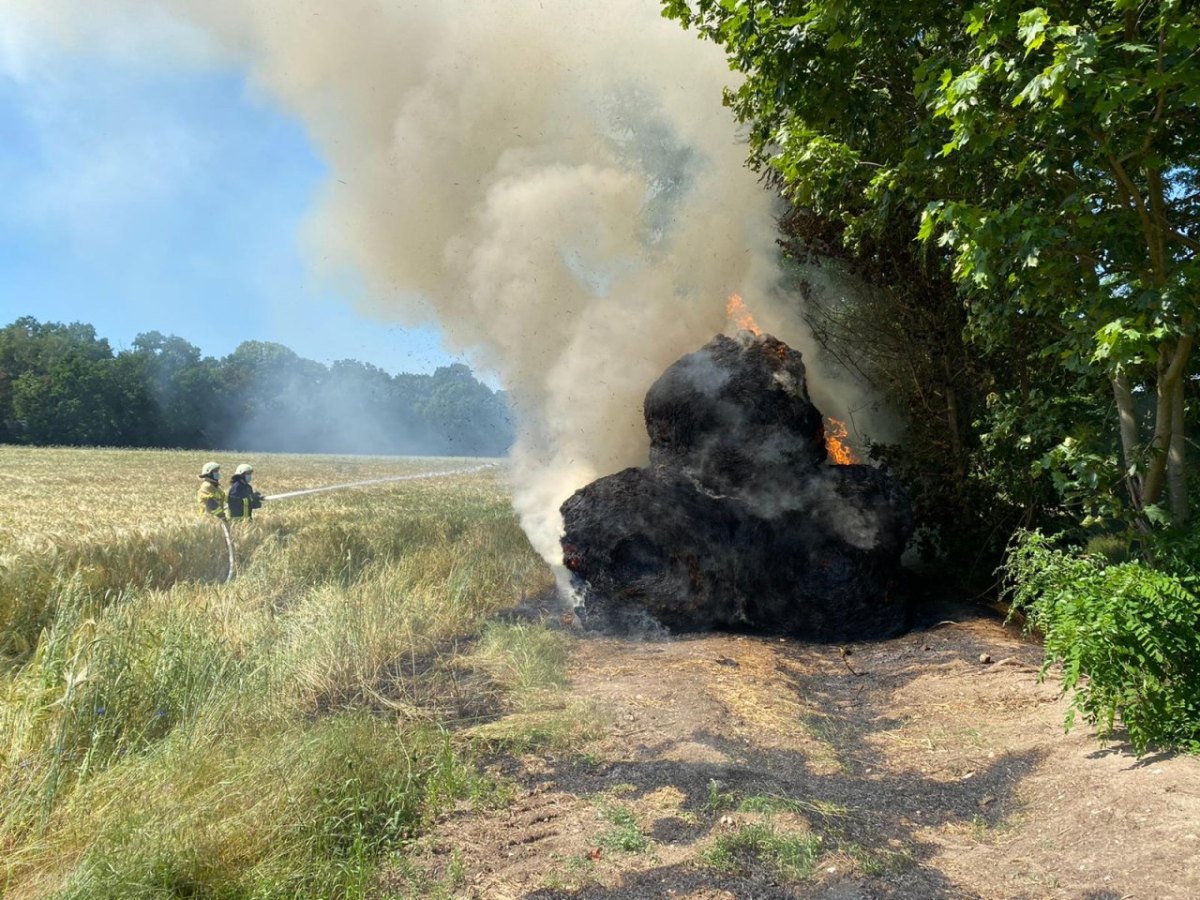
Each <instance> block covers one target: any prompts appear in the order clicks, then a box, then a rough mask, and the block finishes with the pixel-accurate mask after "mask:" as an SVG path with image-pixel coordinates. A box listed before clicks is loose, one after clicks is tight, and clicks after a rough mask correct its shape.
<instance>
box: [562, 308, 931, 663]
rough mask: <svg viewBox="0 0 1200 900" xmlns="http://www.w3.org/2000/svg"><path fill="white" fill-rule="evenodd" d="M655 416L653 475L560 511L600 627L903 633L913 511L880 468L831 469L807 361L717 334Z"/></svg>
mask: <svg viewBox="0 0 1200 900" xmlns="http://www.w3.org/2000/svg"><path fill="white" fill-rule="evenodd" d="M645 416H646V428H647V430H648V431H649V434H650V466H649V467H648V468H645V469H637V468H633V469H626V470H624V471H623V472H618V473H617V474H615V475H610V476H608V477H605V478H601V479H599V480H597V481H595V482H593V483H592V484H590V485H588V486H587V487H585V488H583V489H581V490H579V491H577V492H576V493H575V494H574V495H573V496H572V497H571V498H570V499H568V500H567V501H566V503H564V504H563V506H562V513H563V519H564V523H565V526H566V530H565V534H564V536H563V539H562V544H563V559H564V562H565V564H566V566H567V568H568V569H570V570H571V572H572V573H574V577H575V581H576V585H577V587H578V588H579V589H580V591H581V593H582V596H583V598H584V617H585V622H586V624H587V625H588V626H589V627H600V628H612V629H616V630H630V629H636V628H640V627H644V626H645V625H646V624H647V623H648V620H651V621H654V622H657V623H659V624H661V625H663V626H665V627H667V628H669V629H671V630H673V631H699V630H707V629H712V628H736V629H745V630H751V631H758V632H766V633H778V634H794V635H798V636H802V637H806V638H810V639H815V640H847V639H855V638H869V637H882V636H886V635H890V634H894V633H896V632H897V631H899V630H901V629H902V628H903V627H904V622H905V618H906V608H905V604H904V602H903V601H902V600H901V599H900V598H899V597H898V596H897V592H896V590H895V583H896V579H897V576H898V573H899V562H900V554H901V552H902V551H903V549H904V545H905V543H906V541H907V540H908V537H909V535H910V534H911V531H912V516H911V513H910V511H909V505H908V500H907V498H906V497H905V496H904V493H903V491H902V490H901V489H900V487H899V486H898V485H897V484H896V483H895V482H894V481H892V479H891V478H890V477H888V476H887V475H886V474H885V473H883V472H881V471H879V470H878V469H875V468H872V467H871V466H864V465H828V464H827V463H826V459H827V455H828V453H827V449H826V443H825V441H826V439H825V430H824V423H823V419H822V416H821V413H820V412H819V411H818V410H817V408H816V407H815V406H813V404H812V402H811V401H810V400H809V398H808V391H807V388H806V385H805V377H804V365H803V362H802V361H801V357H800V354H799V353H797V352H796V351H794V350H792V349H791V348H790V347H788V346H787V345H786V344H784V343H783V342H782V341H779V340H776V339H775V338H773V337H771V336H770V335H757V336H756V335H753V334H750V333H749V332H742V333H740V334H739V336H738V337H737V338H730V337H726V336H724V335H720V336H718V337H716V338H714V339H713V340H712V341H710V342H709V343H708V344H706V345H705V346H704V347H702V348H701V349H700V350H698V351H696V352H695V353H691V354H689V355H687V356H685V357H683V358H682V359H680V360H678V361H677V362H675V363H674V364H673V365H672V366H670V367H669V368H668V369H667V370H666V372H664V373H663V374H662V376H661V377H660V378H659V379H658V381H656V382H655V383H654V385H653V386H652V387H651V388H650V391H649V393H648V394H647V395H646V402H645Z"/></svg>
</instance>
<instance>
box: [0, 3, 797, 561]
mask: <svg viewBox="0 0 1200 900" xmlns="http://www.w3.org/2000/svg"><path fill="white" fill-rule="evenodd" d="M100 6H103V7H104V12H103V13H102V12H100V10H99V7H100ZM659 12H660V11H659V4H658V3H657V2H656V0H606V2H604V3H597V2H592V3H584V2H573V3H572V2H565V0H408V2H400V3H396V2H385V0H159V2H154V0H111V2H106V3H105V4H93V3H87V4H80V3H77V2H66V0H0V14H2V16H3V18H4V19H7V20H9V21H10V23H12V22H20V23H22V24H20V25H19V26H16V25H12V26H10V28H9V31H8V35H7V37H6V39H5V40H4V41H0V46H2V47H5V48H6V51H5V52H6V54H7V56H8V57H9V58H10V59H12V58H18V57H19V56H20V53H21V46H22V44H23V41H24V46H31V45H30V44H29V40H30V35H33V36H34V38H35V40H34V41H33V44H32V46H36V40H44V39H46V36H47V35H50V34H54V35H55V36H58V37H64V36H65V37H66V38H67V39H70V38H72V37H73V38H74V39H75V40H76V42H77V43H76V47H77V48H81V47H85V46H86V47H91V48H93V50H92V52H94V48H95V47H96V46H105V45H110V44H111V45H112V46H114V47H117V48H120V52H122V53H129V52H130V49H129V48H130V47H137V46H139V44H138V35H141V36H142V38H143V39H144V41H145V43H146V47H145V50H146V52H147V53H149V52H151V46H153V48H155V49H154V52H155V53H157V54H159V55H161V56H164V57H170V56H172V54H171V53H170V52H166V53H164V52H163V49H162V48H163V46H164V42H166V43H167V44H170V43H171V42H172V41H174V42H176V43H178V44H180V45H186V47H188V48H190V50H188V51H187V52H184V51H182V50H181V52H180V53H178V54H175V56H176V58H184V59H188V63H187V64H193V65H194V64H206V65H212V64H214V63H213V60H214V59H219V60H220V64H222V65H237V66H241V67H244V68H245V69H246V70H247V71H248V72H249V75H250V79H251V83H252V84H253V85H254V86H255V88H256V89H259V90H262V91H264V92H266V93H267V94H269V95H270V96H272V97H273V98H275V99H276V101H277V102H279V103H280V104H282V105H283V106H284V107H285V108H286V109H287V110H289V111H290V112H291V113H292V114H294V115H295V116H297V117H298V118H299V119H300V120H301V121H303V123H304V124H305V125H306V127H307V129H308V132H309V134H310V136H311V138H312V140H313V142H314V145H315V146H316V148H317V150H318V152H319V153H320V154H321V155H322V157H323V158H324V159H325V160H326V162H327V163H328V164H329V167H330V171H331V176H330V178H329V181H328V184H327V186H326V188H325V191H324V195H323V197H322V200H321V202H320V205H319V208H318V209H316V210H314V212H313V216H312V220H311V223H310V227H309V229H308V236H307V241H308V243H309V245H310V248H311V255H312V258H313V259H314V260H315V261H316V264H317V268H319V269H322V270H327V271H331V272H336V271H337V270H339V269H342V268H345V267H349V268H353V269H354V270H356V271H357V272H359V273H360V274H361V275H362V276H363V277H364V279H365V281H366V284H367V285H368V288H369V295H370V298H371V299H370V301H369V302H370V303H371V304H372V306H373V311H374V312H375V313H377V314H381V315H384V316H387V317H390V318H395V319H399V320H402V321H418V320H429V319H433V320H436V321H437V322H438V324H440V326H441V327H442V329H443V330H444V332H445V334H446V337H447V341H448V342H449V344H450V345H451V349H453V350H455V351H459V352H465V353H469V354H471V356H472V358H473V359H474V360H475V362H476V363H477V364H480V365H483V366H485V367H488V368H490V369H492V370H493V371H494V372H495V373H496V374H497V376H498V377H499V379H500V380H501V382H502V383H503V384H504V386H505V387H506V388H507V389H508V390H509V391H510V392H511V396H512V398H513V400H514V403H515V405H516V407H517V410H518V414H519V419H520V429H521V432H520V437H519V440H518V445H517V447H516V449H515V451H514V454H513V479H514V496H515V503H516V508H517V510H518V512H519V514H520V516H521V520H522V523H523V525H524V527H525V530H526V532H527V533H528V535H529V537H530V539H531V541H532V542H533V544H534V546H535V547H536V548H537V550H538V551H539V552H540V553H541V554H542V555H543V556H545V558H546V559H547V560H549V561H551V562H553V563H557V562H558V560H559V558H560V549H559V546H558V539H559V535H560V529H561V521H560V518H559V515H558V506H559V504H560V503H562V501H563V500H564V499H566V497H567V496H569V495H570V493H571V492H572V491H574V490H575V489H576V488H578V487H581V486H582V485H583V484H585V483H587V482H588V481H590V480H592V479H594V478H595V477H597V476H599V475H602V474H607V473H610V472H614V471H616V470H618V469H621V468H623V467H625V466H629V465H639V464H643V463H645V462H646V441H647V439H646V435H645V429H644V426H643V423H642V417H641V401H642V398H643V396H644V394H645V391H646V389H647V388H648V387H649V385H650V384H651V382H652V381H653V380H654V378H655V377H656V376H657V375H658V374H659V373H660V372H661V371H662V370H663V368H664V367H665V366H666V365H667V364H668V363H670V362H671V361H673V360H674V359H676V358H677V357H678V356H680V355H681V354H683V353H685V352H688V351H691V350H694V349H695V348H696V347H698V346H699V345H700V344H702V343H704V342H705V341H707V340H708V339H709V338H710V337H711V336H712V335H713V334H714V333H716V332H718V331H720V330H722V329H723V328H724V327H725V313H724V304H725V300H726V297H727V296H728V294H729V293H731V292H732V291H735V290H736V291H737V292H739V293H741V294H742V296H743V297H744V298H745V299H746V301H747V304H748V305H749V306H750V308H751V309H752V310H753V311H754V313H755V315H756V316H757V317H758V318H759V321H760V323H761V324H762V325H763V326H764V327H765V328H766V329H767V330H769V331H771V332H773V333H775V334H777V335H778V336H779V337H780V338H782V339H783V340H785V341H788V342H789V343H792V344H794V345H796V346H799V347H800V349H802V350H803V351H805V355H806V361H808V362H809V363H810V365H811V363H812V362H813V361H814V355H813V354H812V353H810V352H809V351H810V350H811V342H810V341H809V340H808V336H807V334H805V333H804V332H803V330H802V328H801V325H800V322H799V318H798V316H796V315H795V314H794V313H789V312H786V311H784V310H783V309H782V308H772V307H771V306H770V302H771V300H772V298H773V296H774V288H775V286H776V283H777V280H778V273H777V268H776V251H775V245H774V238H775V233H776V230H775V227H774V220H773V217H772V202H773V200H772V197H771V195H770V193H769V192H768V191H765V190H763V188H762V187H761V186H760V185H759V184H758V182H757V179H756V176H755V175H754V174H753V173H751V172H749V171H747V170H746V169H745V168H744V165H743V159H744V154H745V147H744V145H742V144H741V143H740V142H739V141H738V139H737V134H736V130H735V126H734V123H733V121H732V119H731V117H730V115H729V113H728V111H727V110H725V109H724V108H723V107H722V103H721V96H722V89H723V88H724V87H725V86H726V85H728V84H729V83H730V82H731V80H732V76H731V75H730V73H729V71H728V68H727V66H726V63H725V60H724V58H723V55H722V52H721V50H720V49H719V48H718V47H716V46H714V45H711V44H708V43H703V42H700V41H699V40H697V38H696V37H695V35H694V34H690V33H687V32H684V31H683V30H682V29H680V27H679V26H678V25H677V24H676V23H674V22H671V21H667V20H664V19H662V18H661V16H660V14H659ZM168 22H169V23H172V24H170V25H168V24H164V23H168ZM47 26H52V27H47ZM17 27H21V28H23V29H25V30H24V31H22V32H19V33H18V32H17V31H15V30H14V29H15V28H17ZM14 34H18V38H13V35H14ZM14 47H16V48H17V49H16V50H14V49H13V48H14Z"/></svg>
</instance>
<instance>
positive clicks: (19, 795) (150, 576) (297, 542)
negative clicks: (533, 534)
mask: <svg viewBox="0 0 1200 900" xmlns="http://www.w3.org/2000/svg"><path fill="white" fill-rule="evenodd" d="M206 458H208V455H206V454H197V453H184V452H155V451H109V450H29V449H17V448H0V472H3V473H5V475H4V478H5V481H6V484H5V492H4V495H3V496H4V498H5V499H4V501H3V503H2V504H0V540H2V541H3V542H4V543H3V545H4V547H5V551H4V555H3V557H0V653H2V654H3V671H2V673H0V797H3V800H2V801H0V893H4V894H6V895H7V896H11V897H27V896H29V897H32V896H61V897H104V896H122V897H138V896H146V897H151V896H178V895H181V894H187V895H192V896H244V897H254V896H261V897H268V896H270V897H277V896H314V895H320V896H359V895H362V894H363V893H365V892H367V891H368V889H369V887H370V884H371V879H372V877H373V875H372V873H373V872H374V871H375V868H376V867H377V865H378V863H379V861H380V860H381V859H382V858H384V857H385V856H389V855H394V854H397V853H402V850H403V847H404V843H405V841H406V840H407V839H408V838H409V837H411V836H413V835H414V834H416V833H417V832H419V831H420V830H421V828H422V827H423V826H424V825H425V824H426V823H428V822H429V821H430V820H431V818H432V817H433V816H434V815H436V813H437V812H438V810H440V809H442V808H444V806H445V805H446V804H447V803H451V802H453V801H455V800H461V799H463V798H473V799H474V800H475V801H476V802H481V803H486V802H488V800H489V798H494V797H495V796H497V795H498V793H500V794H502V793H503V791H502V786H498V785H496V784H494V783H491V782H490V781H489V780H488V778H486V777H484V776H481V775H480V774H479V772H478V770H477V768H476V767H475V766H474V765H472V763H471V758H472V755H473V754H474V753H475V752H477V751H478V750H479V748H481V747H485V748H487V749H494V747H495V742H496V741H500V742H504V741H509V742H514V743H516V744H518V745H521V746H527V745H528V744H529V742H531V741H532V742H537V741H546V740H562V739H567V736H568V735H570V734H571V733H572V731H573V730H574V729H579V728H586V727H588V717H587V715H581V711H580V710H578V709H574V708H572V707H570V705H569V704H568V702H567V700H566V699H565V695H564V694H563V693H562V692H561V691H560V687H561V685H562V669H563V665H564V664H565V659H566V644H565V641H564V638H563V637H562V635H560V634H557V633H554V632H551V631H547V630H546V629H545V628H542V627H540V626H529V625H504V624H500V623H498V622H496V621H494V620H493V619H492V617H493V616H494V614H495V613H496V612H497V611H498V610H499V609H501V608H503V607H506V606H511V605H512V604H513V603H514V601H515V600H516V599H517V597H518V596H519V595H521V594H522V593H536V592H538V591H541V590H543V589H545V588H547V587H549V586H550V584H551V583H552V578H551V576H550V574H549V572H548V570H547V569H546V567H545V565H544V564H543V563H542V561H541V560H540V559H539V558H538V557H537V555H536V554H535V553H534V552H533V551H532V549H531V548H530V547H529V544H528V542H527V541H526V539H525V537H524V535H523V534H522V532H521V530H520V528H519V527H518V524H517V522H516V521H515V518H514V516H513V513H512V510H511V507H510V505H509V503H508V497H507V493H506V490H505V485H504V483H503V470H502V469H500V468H496V469H489V470H485V471H476V472H472V473H469V474H457V475H450V476H441V477H434V478H429V479H427V480H416V481H408V482H400V483H396V484H383V485H375V486H372V487H370V488H369V489H359V490H347V491H342V492H334V493H328V494H317V495H313V496H310V497H304V498H297V499H296V500H291V501H286V502H281V503H279V504H277V505H273V504H267V506H266V508H265V509H264V510H263V512H262V514H261V515H260V516H259V518H258V519H256V520H255V521H254V522H252V523H238V525H236V526H235V535H236V540H237V544H238V551H239V566H240V568H239V574H238V578H237V580H235V581H234V582H232V583H230V584H228V585H226V584H223V583H222V579H223V577H224V574H225V565H226V564H225V560H224V549H223V547H224V545H223V537H222V536H221V531H220V529H219V528H217V527H216V525H215V523H213V522H209V521H204V520H201V519H200V518H199V517H198V516H197V515H196V513H195V511H194V509H193V506H192V496H193V493H194V490H195V486H196V479H195V471H197V470H198V469H199V465H200V463H202V462H203V461H204V460H205V459H206ZM217 458H218V459H221V457H217ZM221 461H222V462H223V463H224V464H225V467H226V469H228V470H231V469H232V468H233V466H234V465H236V464H237V462H240V461H241V459H240V458H233V457H231V458H229V459H227V460H226V459H221ZM252 461H253V462H254V464H255V467H256V470H257V471H256V480H257V482H258V483H259V484H258V485H256V486H259V487H260V489H265V490H266V491H267V492H268V493H280V492H285V491H288V490H297V489H301V488H305V487H312V486H318V485H322V484H331V483H339V482H347V481H355V480H360V479H366V478H380V477H388V476H392V475H405V474H416V473H420V472H437V471H445V470H447V469H452V468H459V467H462V468H467V467H469V466H473V465H477V464H478V462H477V461H475V460H471V461H465V460H459V461H455V460H450V461H448V460H444V459H442V460H428V459H426V460H420V459H382V458H378V459H373V458H365V459H357V458H328V457H299V456H270V457H268V456H266V455H258V456H256V457H254V458H253V460H252ZM505 713H512V714H513V715H512V716H511V717H506V716H505V715H504V714H505ZM505 718H510V719H511V720H512V723H515V724H510V725H509V727H507V729H505V728H499V729H497V728H496V727H495V726H496V724H497V723H498V722H503V721H504V720H505ZM522 723H528V724H522ZM468 726H472V727H468ZM489 729H490V730H489Z"/></svg>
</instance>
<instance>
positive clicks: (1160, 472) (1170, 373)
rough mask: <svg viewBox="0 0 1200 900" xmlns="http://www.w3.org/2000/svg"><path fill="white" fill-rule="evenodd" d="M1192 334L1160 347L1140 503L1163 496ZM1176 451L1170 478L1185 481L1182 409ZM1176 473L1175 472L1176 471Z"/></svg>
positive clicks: (1151, 502)
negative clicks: (1146, 462)
mask: <svg viewBox="0 0 1200 900" xmlns="http://www.w3.org/2000/svg"><path fill="white" fill-rule="evenodd" d="M1194 339H1195V338H1194V335H1191V334H1185V335H1184V336H1183V337H1181V338H1180V339H1179V342H1178V343H1177V344H1176V345H1175V347H1174V348H1173V349H1172V348H1169V347H1167V346H1166V345H1164V346H1163V347H1162V349H1161V350H1160V352H1159V357H1158V385H1157V388H1158V390H1157V402H1156V403H1155V412H1154V440H1153V441H1152V442H1151V444H1150V451H1151V457H1150V463H1149V465H1148V466H1147V467H1146V481H1145V483H1144V485H1143V487H1142V502H1143V504H1144V505H1146V506H1153V505H1154V504H1155V503H1157V502H1158V501H1159V500H1160V499H1162V492H1163V486H1164V484H1165V483H1166V480H1167V464H1168V462H1169V461H1170V458H1171V455H1172V453H1171V448H1172V446H1173V445H1174V444H1175V442H1176V438H1175V414H1176V406H1177V404H1176V392H1178V393H1179V402H1180V403H1182V401H1183V374H1184V372H1185V371H1186V369H1187V363H1188V358H1189V357H1190V356H1191V352H1192V342H1193V340H1194ZM1179 429H1180V430H1179V438H1178V440H1179V443H1180V447H1179V452H1178V464H1177V465H1176V466H1175V467H1174V469H1173V470H1172V478H1179V479H1182V480H1183V481H1184V482H1186V476H1187V473H1186V471H1185V469H1184V467H1183V463H1184V455H1183V447H1182V442H1183V410H1179ZM1176 473H1178V474H1176ZM1186 492H1187V486H1186V483H1184V485H1183V489H1182V493H1184V494H1185V495H1186ZM1181 503H1182V506H1181V508H1182V510H1183V514H1184V517H1185V518H1186V516H1187V498H1186V496H1184V498H1183V499H1182V501H1181Z"/></svg>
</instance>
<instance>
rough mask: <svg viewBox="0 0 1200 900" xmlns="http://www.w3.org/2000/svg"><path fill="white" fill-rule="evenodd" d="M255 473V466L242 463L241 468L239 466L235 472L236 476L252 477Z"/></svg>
mask: <svg viewBox="0 0 1200 900" xmlns="http://www.w3.org/2000/svg"><path fill="white" fill-rule="evenodd" d="M253 472H254V466H252V465H250V463H242V464H241V465H240V466H238V467H237V468H236V469H234V470H233V474H234V475H250V474H252V473H253Z"/></svg>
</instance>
